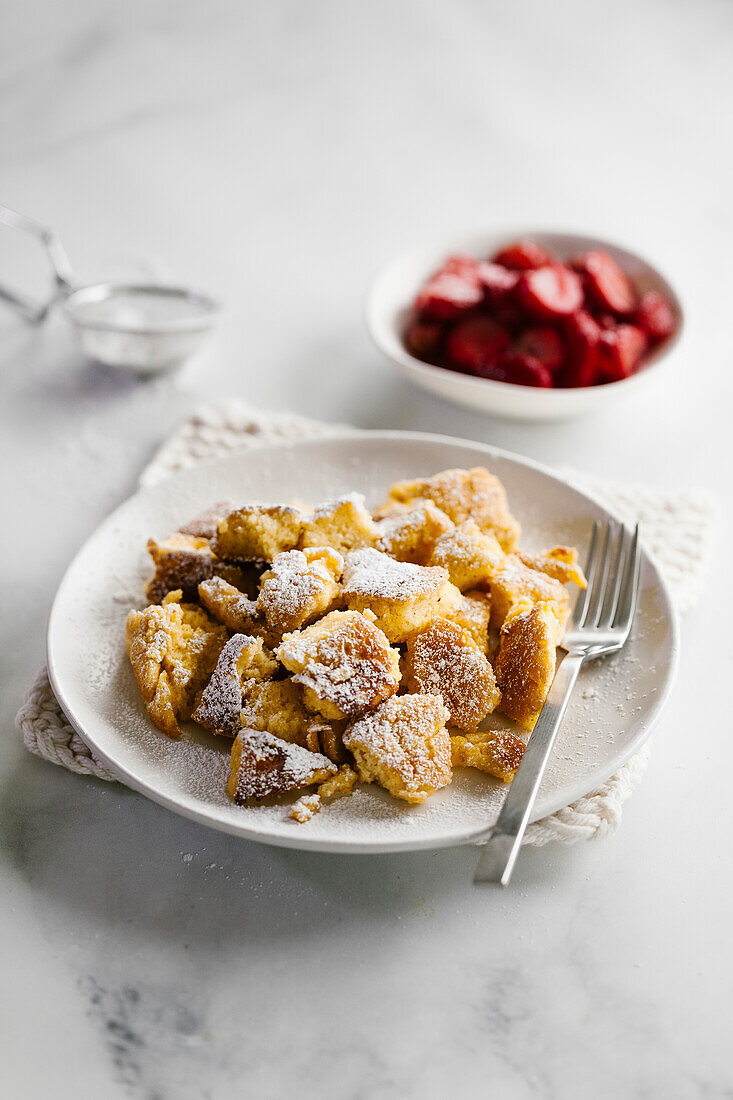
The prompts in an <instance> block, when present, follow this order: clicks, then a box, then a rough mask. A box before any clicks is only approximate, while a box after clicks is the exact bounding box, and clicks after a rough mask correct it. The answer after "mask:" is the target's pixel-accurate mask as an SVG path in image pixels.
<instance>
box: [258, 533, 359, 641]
mask: <svg viewBox="0 0 733 1100" xmlns="http://www.w3.org/2000/svg"><path fill="white" fill-rule="evenodd" d="M343 568H344V559H343V558H342V557H341V554H339V552H338V551H337V550H333V549H331V547H329V546H310V547H307V548H306V549H305V550H288V551H286V552H285V553H284V554H278V556H277V557H276V558H275V560H274V562H273V563H272V567H271V568H270V569H269V570H268V571H267V572H266V573H263V575H262V581H261V587H260V594H259V597H258V599H257V608H258V611H260V612H261V613H262V614H263V615H264V616H265V618H266V620H267V622H268V625H269V626H270V627H271V628H272V629H273V630H277V631H279V632H280V633H281V634H285V633H286V632H290V631H293V630H299V629H300V628H301V627H302V626H306V625H307V624H308V623H310V622H313V620H314V619H318V618H320V617H321V615H325V614H326V612H327V611H328V610H329V609H330V608H331V607H332V606H333V604H334V603H335V602H336V601H337V600H338V599H339V597H340V595H341V586H340V585H339V580H340V578H341V573H342V571H343Z"/></svg>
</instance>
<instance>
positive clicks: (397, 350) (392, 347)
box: [364, 227, 686, 404]
mask: <svg viewBox="0 0 733 1100" xmlns="http://www.w3.org/2000/svg"><path fill="white" fill-rule="evenodd" d="M484 238H486V239H493V240H494V241H495V244H494V246H493V247H498V246H500V245H501V243H502V242H504V243H507V244H508V243H510V242H511V241H514V240H520V239H522V238H525V239H530V240H535V239H541V238H544V239H545V240H549V239H553V238H557V239H564V240H568V239H575V240H577V241H578V242H579V243H578V247H579V248H581V247H582V248H583V249H588V248H601V249H604V250H607V251H609V252H610V253H611V254H612V255H613V254H614V253H615V254H622V255H623V256H626V257H630V258H631V259H632V260H633V261H634V262H635V263H640V264H641V265H642V266H643V267H645V268H647V269H648V270H649V272H650V273H651V274H653V276H654V278H655V279H656V280H657V281H658V282H659V283H661V284H662V285H663V287H664V288H665V290H666V291H667V292H668V294H669V299H670V302H671V305H672V308H673V310H674V312H675V315H676V318H677V328H676V329H675V331H674V333H673V334H672V336H670V337H669V339H667V340H666V341H664V343H662V344H660V345H659V346H658V347H657V348H656V349H655V350H654V351H653V352H652V354H651V356H650V357H649V359H648V360H647V362H646V363H645V364H644V366H643V368H642V369H641V370H640V371H637V372H636V373H634V374H631V375H629V377H628V378H621V379H618V380H616V381H615V382H605V383H603V384H602V385H593V386H567V387H563V388H555V387H548V388H547V389H545V388H544V387H541V386H520V385H517V384H516V383H515V382H499V381H497V380H496V379H492V378H478V377H476V376H474V375H470V374H462V373H461V372H460V371H454V370H451V369H450V368H449V367H441V366H438V365H436V364H434V363H426V362H425V361H424V360H422V359H418V358H417V357H416V356H414V355H411V354H410V352H409V351H408V350H407V348H406V347H405V346H404V344H403V342H402V338H401V336H400V335H398V333H397V331H396V325H394V323H393V320H394V319H393V317H390V318H389V320H388V319H387V317H385V316H384V311H383V310H382V309H380V308H378V307H379V298H380V294H381V292H382V288H383V284H384V283H385V282H386V280H387V278H388V277H389V276H390V275H391V274H392V272H393V271H394V270H395V268H398V267H399V266H401V265H403V264H406V263H408V262H410V261H416V260H419V259H420V258H422V257H423V256H424V257H425V266H426V272H425V276H423V278H427V275H428V274H429V270H428V269H429V267H430V265H431V264H435V265H437V263H438V262H439V257H440V255H441V254H443V253H445V254H450V253H451V252H457V251H461V250H462V249H465V250H467V251H469V252H470V251H471V245H470V244H469V243H468V242H469V241H471V240H473V241H478V240H480V239H484ZM461 242H465V243H463V244H462V243H461ZM580 242H584V243H583V244H582V245H581V244H580ZM474 247H476V246H474ZM431 255H432V256H434V260H433V261H429V260H428V257H429V256H431ZM408 307H409V303H407V302H405V303H404V304H403V305H402V306H401V307H400V310H405V309H407V308H408ZM364 316H365V321H366V326H367V329H368V331H369V335H370V336H371V338H372V341H373V342H374V344H376V346H377V347H378V348H379V350H380V351H381V352H382V353H383V354H384V355H386V356H387V358H388V359H391V360H393V361H394V362H398V363H399V364H400V365H401V366H403V367H405V368H407V369H408V370H409V371H412V372H414V373H415V374H417V375H418V376H419V375H423V376H424V377H425V378H431V377H435V374H436V372H437V373H438V375H443V376H446V375H448V376H450V377H451V378H453V379H455V380H457V384H458V385H459V386H461V387H462V388H463V389H464V390H466V391H469V392H470V391H471V390H474V391H476V392H478V391H479V390H481V391H482V392H486V390H487V389H488V391H493V392H495V393H504V394H506V393H513V394H516V395H519V394H524V395H527V393H528V392H529V393H530V394H532V395H533V396H535V395H536V397H537V399H538V400H540V401H545V402H546V403H547V404H551V403H553V402H554V403H556V404H559V403H561V402H562V401H563V398H570V399H571V400H572V398H573V397H574V396H576V395H580V394H585V395H589V394H591V393H594V394H598V393H600V392H602V391H606V392H607V393H611V392H613V393H614V394H617V395H618V394H620V393H621V392H622V388H623V392H628V391H629V389H631V388H632V387H634V386H637V385H639V384H640V383H641V384H644V382H646V381H647V380H648V379H649V376H650V374H651V372H653V371H655V370H657V369H658V368H659V367H660V366H661V365H662V363H663V360H664V359H665V358H667V357H668V355H669V353H670V352H671V351H672V350H673V348H675V347H677V346H678V345H679V343H680V340H681V338H682V334H683V331H684V330H685V329H686V313H685V310H684V308H683V306H682V302H681V300H680V296H679V294H678V292H677V290H676V288H675V286H674V285H673V284H672V283H671V282H670V281H669V279H668V278H667V277H666V275H665V274H664V273H663V272H662V271H661V269H660V268H658V267H657V266H656V264H653V263H651V261H650V260H648V259H647V258H646V257H645V256H644V255H642V254H641V253H640V252H637V251H636V250H634V249H632V248H629V247H628V246H627V245H626V244H625V243H623V242H620V241H617V242H614V241H609V240H607V239H606V238H604V237H596V236H595V235H593V234H590V233H585V232H583V231H582V230H572V231H568V230H560V229H556V228H549V227H548V228H547V229H526V228H522V229H518V230H506V231H504V230H502V229H494V228H490V227H484V228H475V227H474V228H473V229H464V230H463V231H456V232H455V233H454V234H452V235H451V237H450V238H447V237H443V238H441V239H440V241H439V240H437V239H436V240H435V241H434V242H433V244H432V245H422V246H421V247H418V248H409V249H403V250H402V251H401V252H399V253H398V254H397V255H395V256H393V257H392V259H391V260H388V261H387V262H386V263H385V264H383V265H382V266H381V267H380V268H379V270H378V271H377V273H376V275H374V277H373V278H372V279H371V281H370V283H369V286H368V289H367V293H366V297H365V301H364ZM540 395H541V396H540Z"/></svg>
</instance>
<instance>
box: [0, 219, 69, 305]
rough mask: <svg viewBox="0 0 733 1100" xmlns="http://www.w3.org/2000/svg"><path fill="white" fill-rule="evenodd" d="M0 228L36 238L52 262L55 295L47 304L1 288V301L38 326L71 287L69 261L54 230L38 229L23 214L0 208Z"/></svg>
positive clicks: (32, 220) (36, 225)
mask: <svg viewBox="0 0 733 1100" xmlns="http://www.w3.org/2000/svg"><path fill="white" fill-rule="evenodd" d="M0 224H2V225H9V226H10V227H11V228H12V229H19V230H20V231H21V232H22V233H30V234H31V235H32V236H34V237H36V238H37V239H38V240H39V241H40V242H41V244H42V245H43V246H44V248H45V249H46V251H47V252H48V255H49V259H50V260H51V266H52V267H53V271H54V275H55V277H56V291H55V293H54V294H53V295H52V296H51V298H50V299H49V300H48V301H47V302H37V301H36V300H35V299H33V298H30V297H28V296H27V295H25V294H21V293H19V292H18V291H15V290H11V289H10V288H9V287H6V286H2V285H0V298H2V299H3V300H4V301H5V302H7V303H8V305H10V306H12V307H13V309H16V310H17V311H18V313H21V314H22V315H23V316H24V317H25V318H26V320H28V321H31V322H33V323H34V324H37V323H39V322H40V321H43V320H44V318H45V317H46V315H47V313H48V311H49V310H50V308H51V306H52V305H53V304H54V302H56V301H58V299H59V297H61V296H62V295H64V294H67V293H68V292H69V291H70V290H72V289H73V287H74V282H75V280H74V272H73V270H72V268H71V264H70V263H69V258H68V256H67V255H66V250H65V248H64V246H63V245H62V243H61V240H60V239H59V236H58V234H57V233H56V230H55V229H50V228H49V227H48V226H47V225H41V223H40V222H37V221H34V219H33V218H29V217H27V216H26V215H25V214H19V213H18V212H17V211H16V210H10V208H9V207H7V206H0Z"/></svg>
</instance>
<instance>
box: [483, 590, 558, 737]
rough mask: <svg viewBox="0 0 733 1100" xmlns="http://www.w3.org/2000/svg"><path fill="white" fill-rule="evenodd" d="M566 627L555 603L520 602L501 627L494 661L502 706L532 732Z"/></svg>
mask: <svg viewBox="0 0 733 1100" xmlns="http://www.w3.org/2000/svg"><path fill="white" fill-rule="evenodd" d="M562 633H563V632H562V626H561V624H560V622H559V620H558V617H557V609H556V606H555V604H554V603H545V602H541V603H536V604H534V605H532V606H529V607H528V606H527V605H524V606H523V605H519V606H518V607H517V608H516V609H515V610H513V611H512V612H511V613H510V615H509V617H508V619H507V620H506V622H505V623H504V626H503V627H502V629H501V638H500V642H499V652H498V654H497V656H496V661H495V662H494V672H495V673H496V682H497V684H498V686H499V690H500V691H501V703H500V706H499V709H500V710H501V712H502V714H506V716H507V717H508V718H513V719H514V721H515V722H517V723H518V724H519V725H520V726H521V727H522V729H525V730H528V731H531V730H533V729H534V727H535V723H536V722H537V719H538V717H539V714H540V711H541V710H542V707H543V706H544V703H545V699H546V698H547V693H548V691H549V690H550V687H551V685H552V681H553V679H554V677H555V668H556V663H557V647H558V646H559V645H560V642H561V641H562Z"/></svg>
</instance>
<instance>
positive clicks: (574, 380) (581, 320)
mask: <svg viewBox="0 0 733 1100" xmlns="http://www.w3.org/2000/svg"><path fill="white" fill-rule="evenodd" d="M601 331H602V330H601V326H600V325H599V324H598V322H597V321H596V319H595V318H594V317H591V315H590V313H588V312H587V311H586V310H584V309H581V310H578V312H577V313H574V314H573V315H572V317H568V319H567V321H566V323H565V337H566V340H567V346H568V358H567V362H566V364H565V367H564V368H563V371H562V373H561V376H560V383H561V385H563V386H569V387H575V386H592V385H593V384H594V383H595V381H596V375H597V373H598V348H599V344H600V340H601Z"/></svg>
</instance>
